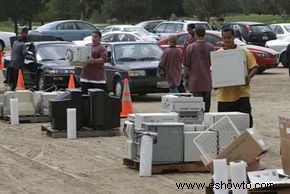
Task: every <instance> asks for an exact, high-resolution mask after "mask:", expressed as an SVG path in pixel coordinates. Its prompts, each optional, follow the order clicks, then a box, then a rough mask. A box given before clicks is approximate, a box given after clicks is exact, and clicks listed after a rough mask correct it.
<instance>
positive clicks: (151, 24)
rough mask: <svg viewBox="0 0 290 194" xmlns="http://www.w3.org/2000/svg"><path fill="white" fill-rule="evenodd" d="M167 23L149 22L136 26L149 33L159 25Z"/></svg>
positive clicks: (159, 21)
mask: <svg viewBox="0 0 290 194" xmlns="http://www.w3.org/2000/svg"><path fill="white" fill-rule="evenodd" d="M165 21H166V20H147V21H143V22H140V23H138V24H136V26H141V27H143V28H145V29H146V30H148V31H149V32H152V31H153V30H154V28H155V27H156V26H157V25H158V24H160V23H161V22H165Z"/></svg>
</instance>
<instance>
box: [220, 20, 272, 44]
mask: <svg viewBox="0 0 290 194" xmlns="http://www.w3.org/2000/svg"><path fill="white" fill-rule="evenodd" d="M225 25H228V26H230V27H232V28H233V29H234V30H237V31H239V33H240V34H241V35H242V38H243V39H244V40H245V42H246V43H247V44H253V45H258V46H265V43H266V41H268V40H274V39H277V36H276V34H275V32H273V30H272V29H271V28H270V26H269V25H267V24H263V23H258V22H230V23H226V24H224V26H225Z"/></svg>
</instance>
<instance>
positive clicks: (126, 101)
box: [121, 79, 133, 118]
mask: <svg viewBox="0 0 290 194" xmlns="http://www.w3.org/2000/svg"><path fill="white" fill-rule="evenodd" d="M132 113H133V104H132V100H131V93H130V88H129V82H128V79H124V89H123V94H122V112H121V118H124V117H127V116H128V114H132Z"/></svg>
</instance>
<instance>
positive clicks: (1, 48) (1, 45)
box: [0, 40, 5, 51]
mask: <svg viewBox="0 0 290 194" xmlns="http://www.w3.org/2000/svg"><path fill="white" fill-rule="evenodd" d="M4 48H5V45H4V42H3V41H2V40H0V51H3V50H4Z"/></svg>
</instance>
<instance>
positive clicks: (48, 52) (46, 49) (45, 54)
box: [36, 44, 69, 61]
mask: <svg viewBox="0 0 290 194" xmlns="http://www.w3.org/2000/svg"><path fill="white" fill-rule="evenodd" d="M68 46H69V44H46V45H40V46H39V47H38V49H37V53H36V59H37V61H53V60H65V52H66V49H67V47H68Z"/></svg>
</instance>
